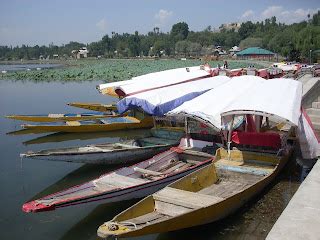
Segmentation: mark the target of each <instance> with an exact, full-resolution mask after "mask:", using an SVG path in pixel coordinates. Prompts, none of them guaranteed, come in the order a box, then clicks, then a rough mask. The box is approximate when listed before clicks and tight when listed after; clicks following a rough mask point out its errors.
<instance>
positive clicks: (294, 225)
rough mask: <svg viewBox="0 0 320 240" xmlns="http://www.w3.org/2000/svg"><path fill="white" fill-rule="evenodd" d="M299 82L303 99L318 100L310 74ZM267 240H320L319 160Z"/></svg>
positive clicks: (315, 83) (314, 80) (317, 79)
mask: <svg viewBox="0 0 320 240" xmlns="http://www.w3.org/2000/svg"><path fill="white" fill-rule="evenodd" d="M299 81H301V82H302V84H303V97H305V98H312V99H314V98H317V99H319V95H320V92H319V91H318V89H315V87H316V86H317V84H318V83H317V82H318V81H319V78H314V77H312V75H311V74H307V75H304V76H303V77H301V78H300V79H299ZM312 99H310V100H308V99H306V104H310V103H312V101H311V100H312ZM311 110H312V109H311ZM311 110H310V111H311ZM308 114H310V113H308ZM316 117H317V116H316ZM313 124H317V122H314V121H313ZM306 161H307V160H306ZM266 239H267V240H280V239H281V240H300V239H302V240H318V239H320V160H318V161H317V163H316V164H315V165H314V167H313V169H312V170H311V172H310V173H309V175H308V176H307V178H306V179H305V180H304V181H303V182H302V184H301V186H300V187H299V189H298V190H297V192H296V193H295V195H294V196H293V197H292V199H291V201H290V202H289V204H288V206H287V207H286V208H285V210H284V211H283V213H282V214H281V216H280V217H279V219H278V220H277V222H276V223H275V225H274V226H273V227H272V229H271V231H270V232H269V234H268V236H267V238H266Z"/></svg>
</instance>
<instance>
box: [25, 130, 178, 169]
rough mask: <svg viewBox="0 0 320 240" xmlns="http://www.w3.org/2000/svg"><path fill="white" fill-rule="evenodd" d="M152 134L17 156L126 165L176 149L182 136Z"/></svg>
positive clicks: (167, 133) (172, 131) (176, 134)
mask: <svg viewBox="0 0 320 240" xmlns="http://www.w3.org/2000/svg"><path fill="white" fill-rule="evenodd" d="M151 133H152V135H151V136H149V137H144V138H140V139H139V138H136V139H133V140H127V141H122V142H118V143H105V144H95V145H87V146H84V147H68V148H58V149H48V150H41V151H37V152H32V151H28V152H26V153H23V154H20V157H25V158H32V159H40V160H54V161H65V162H75V163H95V164H128V163H133V162H136V161H138V160H141V159H147V158H150V157H152V156H154V155H155V154H158V153H160V152H163V151H166V150H168V149H169V148H171V147H174V146H177V145H178V144H179V142H180V139H181V137H182V135H183V134H184V132H183V130H182V129H176V128H171V129H170V128H156V129H152V131H151Z"/></svg>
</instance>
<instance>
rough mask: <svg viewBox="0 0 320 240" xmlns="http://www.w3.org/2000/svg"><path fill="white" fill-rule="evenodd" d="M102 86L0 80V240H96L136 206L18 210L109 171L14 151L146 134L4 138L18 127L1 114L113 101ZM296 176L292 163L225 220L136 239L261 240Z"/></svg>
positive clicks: (295, 185)
mask: <svg viewBox="0 0 320 240" xmlns="http://www.w3.org/2000/svg"><path fill="white" fill-rule="evenodd" d="M99 83H100V82H84V83H59V82H52V83H34V82H32V81H25V82H21V81H0V115H1V117H0V124H1V127H0V154H1V155H0V156H1V157H0V159H1V160H0V191H1V198H0V205H1V206H2V208H1V211H0V212H1V214H0V239H32V240H37V239H96V238H97V237H96V230H97V228H98V226H99V225H100V224H102V223H103V222H104V221H106V220H109V219H111V218H112V217H113V216H114V215H116V214H117V213H119V212H120V211H122V210H124V209H125V208H127V207H129V206H130V205H132V204H133V203H135V202H136V201H135V200H134V201H125V202H120V203H113V204H107V205H106V204H105V205H98V204H97V203H91V204H88V205H85V204H84V205H78V206H74V207H69V208H63V209H59V210H56V211H52V212H44V213H37V214H26V213H24V212H22V210H21V206H22V204H23V203H24V202H26V201H29V200H31V199H33V198H39V197H41V196H44V195H46V194H49V193H52V192H55V191H58V190H61V189H63V188H66V187H69V186H72V185H75V184H80V183H82V182H85V181H88V180H90V179H92V178H95V177H97V176H99V175H101V174H102V173H105V172H107V171H111V170H113V169H112V168H110V167H107V166H90V165H82V164H74V163H66V162H54V161H39V160H28V159H24V160H21V159H20V157H19V153H21V152H25V151H28V150H40V149H45V148H56V147H66V146H74V145H85V144H91V143H102V142H115V141H118V140H119V139H120V138H132V137H134V136H138V135H139V136H141V135H143V134H145V133H146V132H145V130H137V131H125V132H121V131H118V132H113V133H93V134H51V135H49V136H45V135H36V134H31V135H7V134H6V133H7V132H12V131H15V130H19V129H20V127H19V124H21V123H20V122H18V121H12V120H9V119H6V118H3V117H2V116H4V115H9V114H40V113H63V112H81V111H82V110H81V109H76V108H72V107H69V106H67V105H66V103H68V102H73V101H83V102H102V103H110V102H112V101H114V100H115V99H113V98H111V97H106V96H102V95H99V94H98V93H97V92H96V90H95V85H97V84H99ZM84 111H85V110H84ZM299 179H300V169H299V168H298V167H297V165H296V164H295V159H292V161H291V162H290V164H289V165H288V166H287V167H286V169H285V170H284V171H283V172H282V174H281V176H279V177H278V178H277V180H276V181H275V182H274V183H273V184H272V185H271V186H270V187H269V188H268V189H266V191H264V193H263V194H261V195H259V196H258V197H257V198H256V199H254V200H252V201H251V202H250V203H248V204H247V205H246V206H245V207H244V208H242V209H241V210H240V211H238V212H236V213H235V214H234V215H232V216H230V217H228V218H227V219H225V220H224V221H220V222H219V223H216V224H208V225H204V226H201V227H196V228H191V229H187V230H183V231H176V232H171V233H164V234H158V235H149V236H146V237H143V238H137V239H158V240H160V239H264V238H265V237H266V235H267V233H268V231H269V230H270V229H271V227H272V225H273V224H274V222H275V221H276V219H277V218H278V216H279V215H280V213H281V211H282V210H283V209H284V208H285V206H286V205H287V203H288V202H289V200H290V199H291V197H292V195H293V194H294V192H295V191H296V189H297V188H298V187H299V185H300V182H299Z"/></svg>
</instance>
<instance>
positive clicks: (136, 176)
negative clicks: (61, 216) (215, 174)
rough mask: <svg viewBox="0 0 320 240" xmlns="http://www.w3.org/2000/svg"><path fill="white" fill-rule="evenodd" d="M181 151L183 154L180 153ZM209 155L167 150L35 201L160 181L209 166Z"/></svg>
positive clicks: (91, 193)
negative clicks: (186, 171) (199, 167)
mask: <svg viewBox="0 0 320 240" xmlns="http://www.w3.org/2000/svg"><path fill="white" fill-rule="evenodd" d="M181 151H182V150H181ZM210 157H212V156H211V155H208V154H205V153H204V154H202V153H196V152H192V151H191V152H188V151H187V150H184V151H182V152H181V153H180V152H178V151H174V150H170V151H167V152H164V153H161V154H159V155H156V156H155V157H153V158H151V159H150V160H149V161H144V162H140V163H138V164H136V165H133V167H132V166H130V167H124V168H121V169H119V170H117V171H115V172H113V173H110V174H106V175H103V176H101V177H99V178H97V179H96V180H93V181H91V182H89V183H86V184H84V185H80V186H76V187H73V188H69V189H67V190H65V191H61V192H59V193H58V194H55V195H51V196H50V195H49V196H47V197H45V198H42V199H39V200H37V202H38V203H41V204H52V203H54V202H59V201H62V202H63V200H68V199H73V198H77V197H78V196H82V197H84V196H88V195H95V194H101V192H108V191H115V190H119V189H124V188H128V187H132V186H136V185H140V184H144V183H148V182H151V181H155V180H159V179H162V178H165V177H167V176H170V175H174V174H176V173H179V172H182V171H184V170H187V169H188V168H191V167H194V166H197V165H200V164H202V163H204V162H210V161H211V160H212V159H211V158H210Z"/></svg>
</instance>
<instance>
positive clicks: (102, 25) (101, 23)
mask: <svg viewBox="0 0 320 240" xmlns="http://www.w3.org/2000/svg"><path fill="white" fill-rule="evenodd" d="M96 27H97V28H98V29H99V30H101V31H106V30H107V21H106V19H105V18H102V19H101V20H100V21H99V22H97V23H96Z"/></svg>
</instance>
